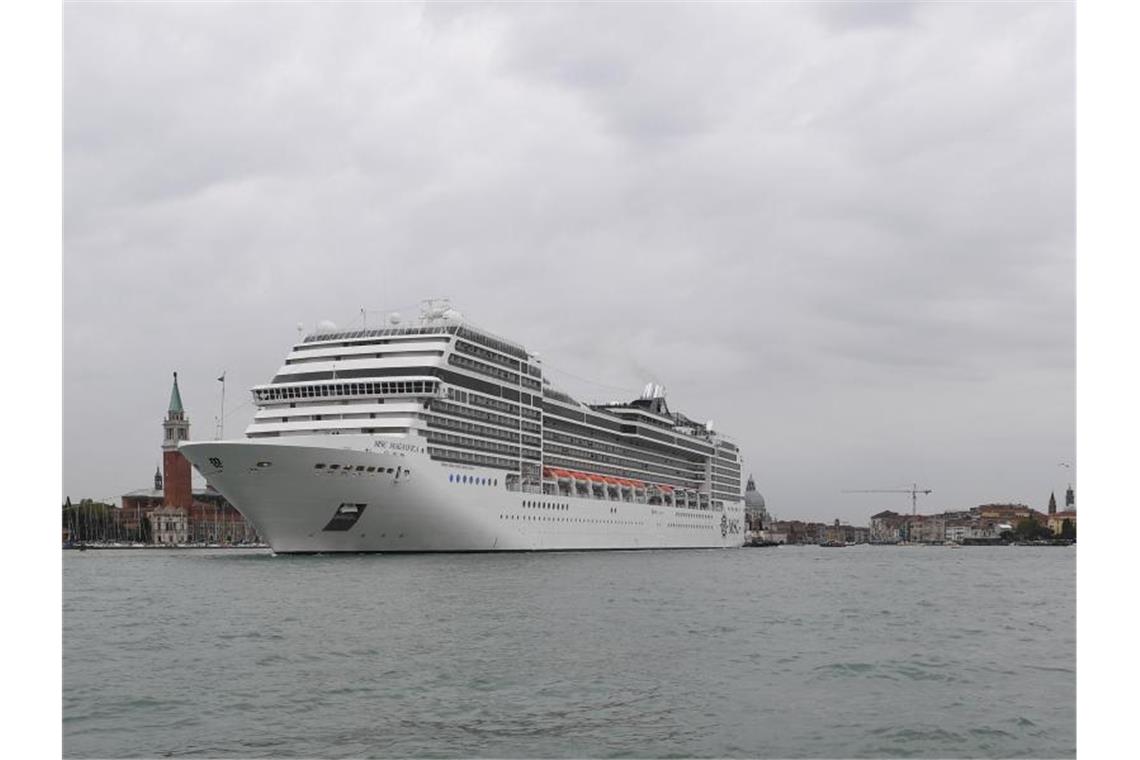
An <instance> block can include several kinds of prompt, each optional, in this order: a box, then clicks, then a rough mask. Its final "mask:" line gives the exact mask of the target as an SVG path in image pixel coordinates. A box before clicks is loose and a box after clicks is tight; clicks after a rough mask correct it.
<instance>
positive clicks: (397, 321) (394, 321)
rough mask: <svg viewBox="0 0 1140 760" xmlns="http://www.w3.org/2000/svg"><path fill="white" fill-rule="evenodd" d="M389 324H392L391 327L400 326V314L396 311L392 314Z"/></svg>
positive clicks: (389, 317) (389, 316)
mask: <svg viewBox="0 0 1140 760" xmlns="http://www.w3.org/2000/svg"><path fill="white" fill-rule="evenodd" d="M388 324H391V325H398V324H400V312H398V311H394V312H392V313H391V314H389V315H388Z"/></svg>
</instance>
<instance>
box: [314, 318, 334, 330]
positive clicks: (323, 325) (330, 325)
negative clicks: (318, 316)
mask: <svg viewBox="0 0 1140 760" xmlns="http://www.w3.org/2000/svg"><path fill="white" fill-rule="evenodd" d="M317 328H318V329H320V330H335V329H336V322H333V321H332V320H331V319H322V320H321V321H320V322H318V323H317Z"/></svg>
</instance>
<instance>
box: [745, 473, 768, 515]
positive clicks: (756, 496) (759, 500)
mask: <svg viewBox="0 0 1140 760" xmlns="http://www.w3.org/2000/svg"><path fill="white" fill-rule="evenodd" d="M744 507H745V509H747V510H748V511H749V512H759V511H761V510H763V509H764V497H763V496H762V495H761V494H760V492H759V491H757V490H756V481H755V480H753V479H752V476H751V475H749V476H748V486H747V487H746V488H745V489H744Z"/></svg>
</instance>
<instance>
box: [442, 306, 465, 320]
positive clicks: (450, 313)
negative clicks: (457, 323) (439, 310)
mask: <svg viewBox="0 0 1140 760" xmlns="http://www.w3.org/2000/svg"><path fill="white" fill-rule="evenodd" d="M443 318H444V319H454V320H461V319H463V315H462V314H460V313H459V312H458V311H456V310H455V309H450V308H449V309H446V310H445V311H444V312H443Z"/></svg>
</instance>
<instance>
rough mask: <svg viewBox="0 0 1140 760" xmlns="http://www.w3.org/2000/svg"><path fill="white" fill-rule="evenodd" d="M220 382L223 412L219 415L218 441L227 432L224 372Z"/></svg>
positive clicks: (223, 371)
mask: <svg viewBox="0 0 1140 760" xmlns="http://www.w3.org/2000/svg"><path fill="white" fill-rule="evenodd" d="M218 382H219V383H221V384H222V410H221V411H220V412H219V413H218V440H219V441H220V440H222V438H224V437H225V432H226V372H225V370H222V376H221V377H219V378H218Z"/></svg>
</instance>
